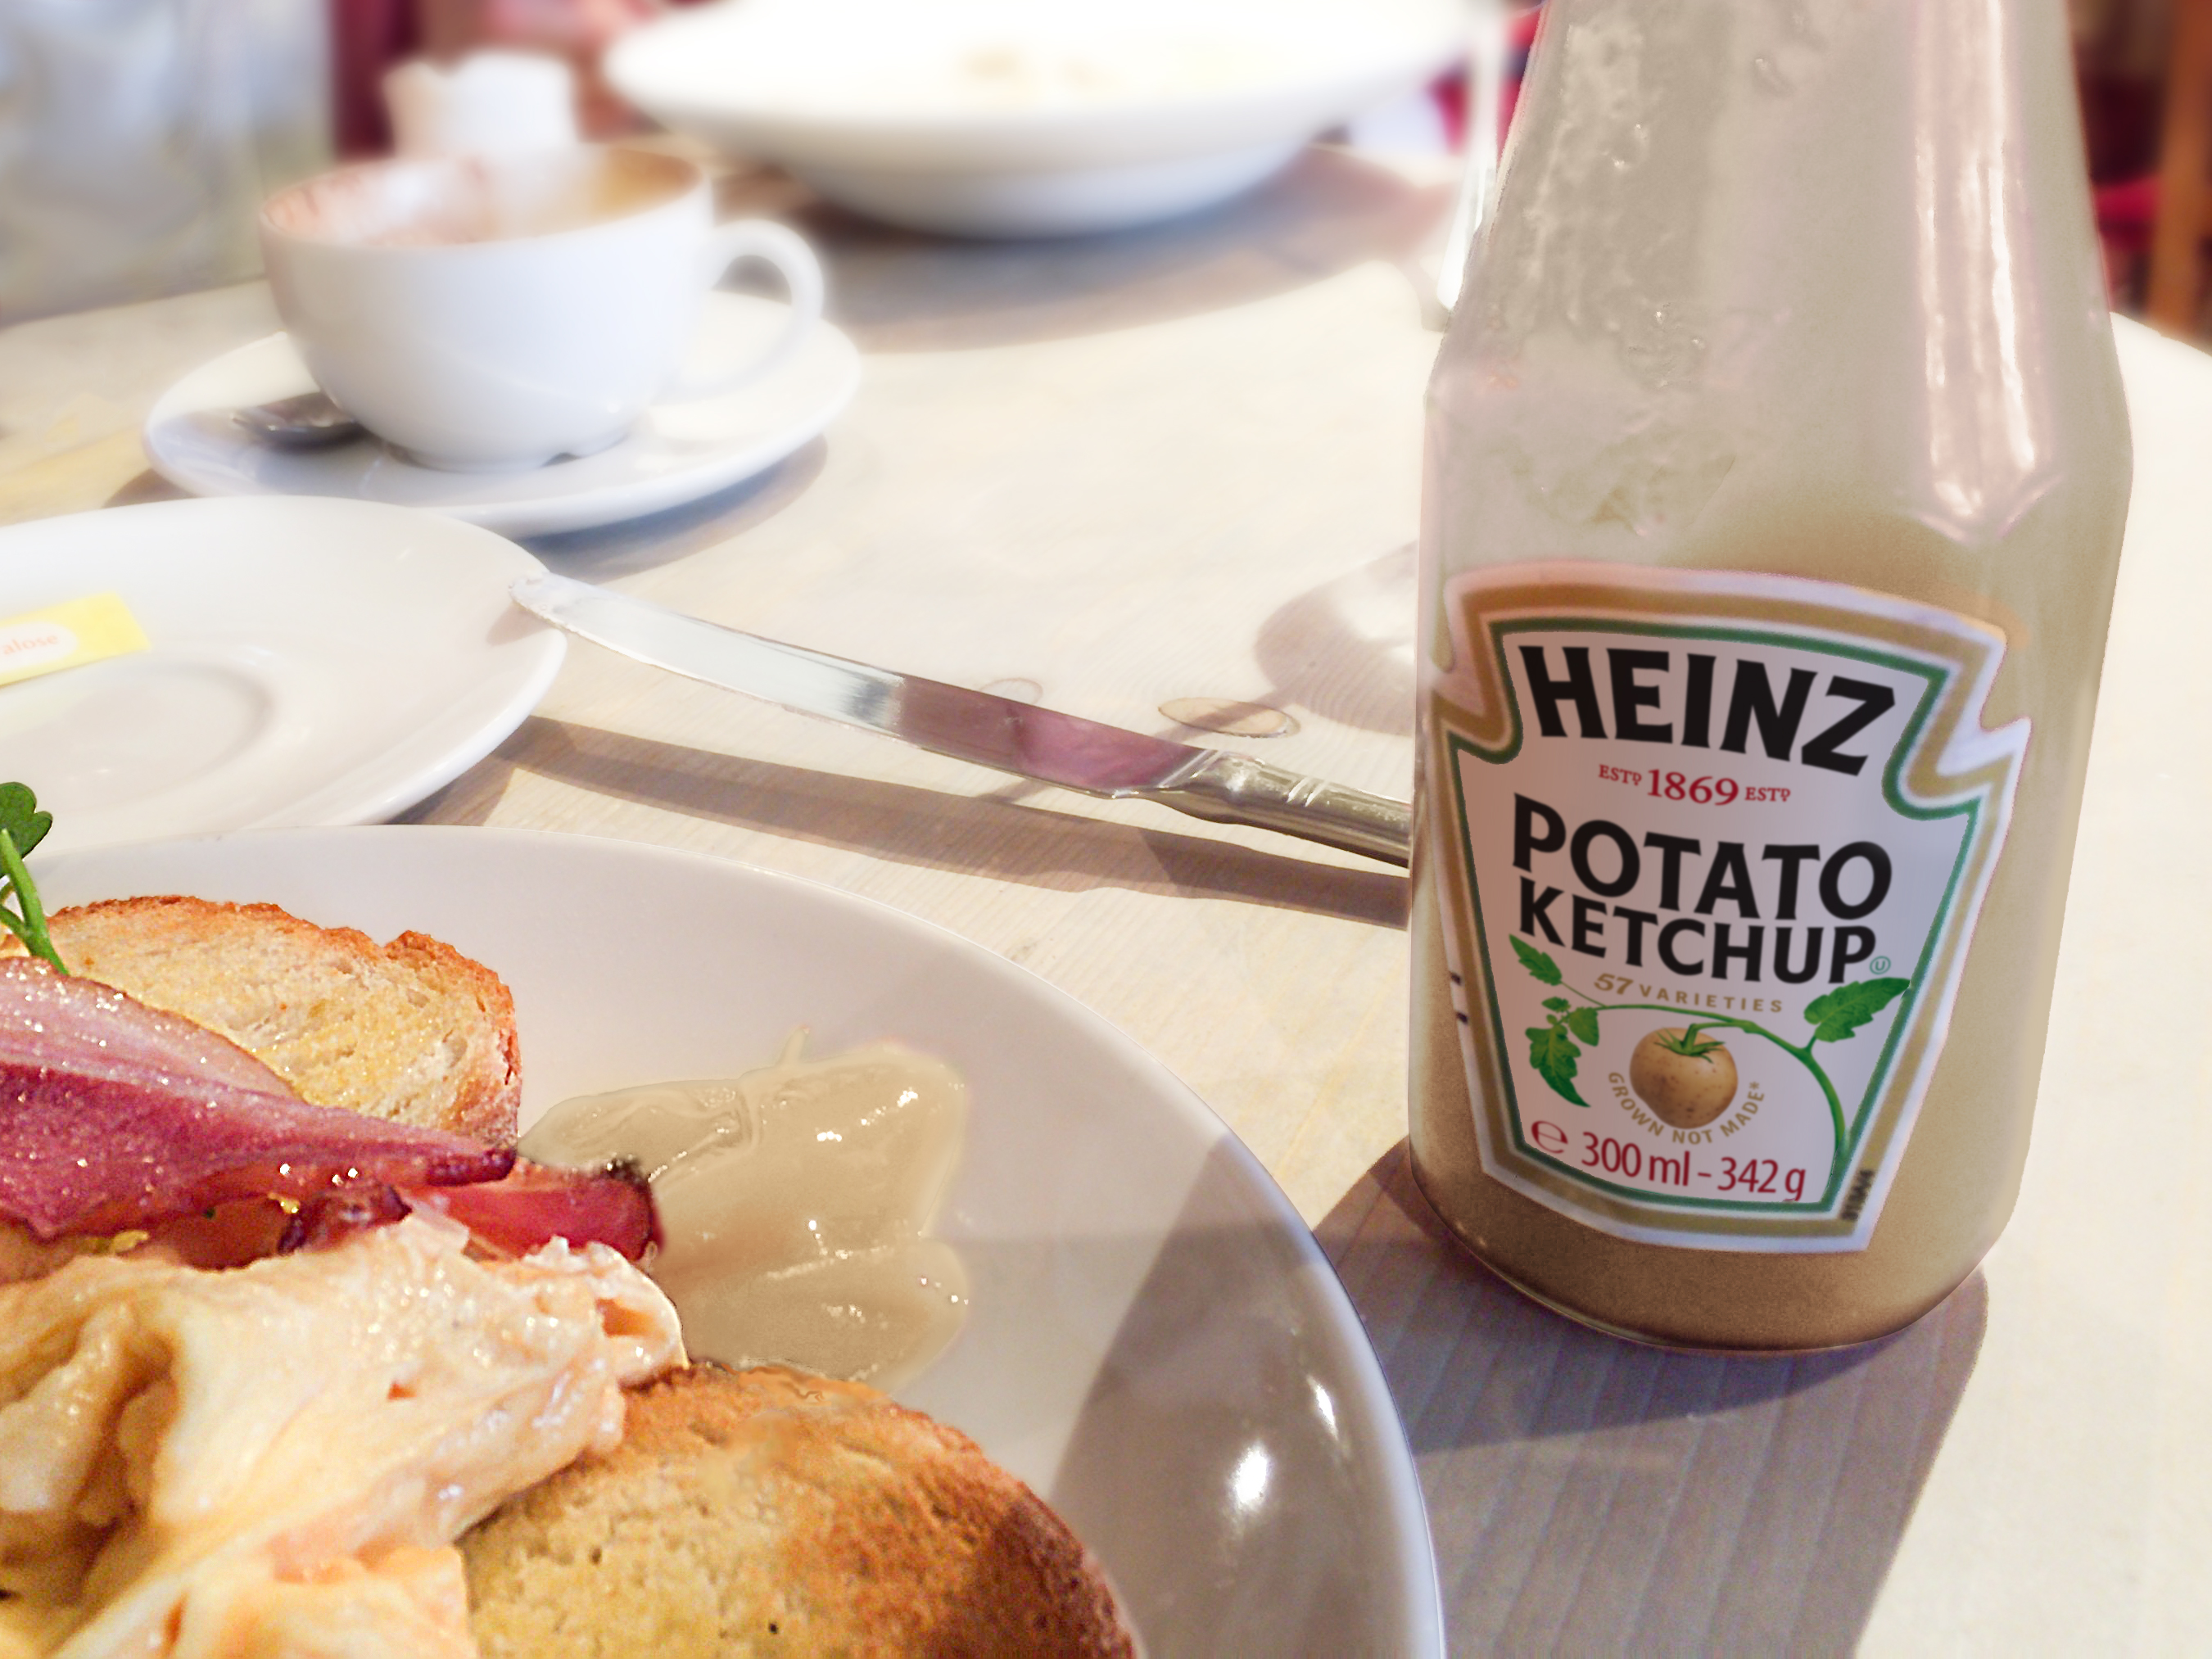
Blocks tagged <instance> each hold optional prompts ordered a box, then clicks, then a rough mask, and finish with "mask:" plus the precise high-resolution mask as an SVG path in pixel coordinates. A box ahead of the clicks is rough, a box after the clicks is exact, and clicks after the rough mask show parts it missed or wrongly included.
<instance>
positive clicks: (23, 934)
mask: <svg viewBox="0 0 2212 1659" xmlns="http://www.w3.org/2000/svg"><path fill="white" fill-rule="evenodd" d="M53 827H54V815H53V814H52V812H41V811H39V799H38V797H37V796H36V795H33V793H31V788H30V786H29V785H28V784H23V783H0V927H5V928H6V929H7V930H8V931H9V933H13V934H14V935H15V937H16V938H17V939H21V940H22V941H23V945H24V948H25V949H27V951H30V952H31V954H32V955H33V956H35V957H44V958H45V959H46V961H48V962H50V963H52V964H53V965H54V967H55V968H56V969H59V970H60V971H61V972H63V973H64V974H66V973H67V972H69V969H68V968H67V967H66V966H64V963H63V962H62V957H61V952H60V951H57V950H55V949H54V942H53V940H52V939H50V938H48V937H47V935H46V907H45V906H44V905H42V904H40V902H39V890H38V888H37V886H36V885H35V884H33V882H32V880H31V872H29V871H27V870H26V869H25V868H24V867H23V860H25V859H26V858H27V857H29V856H30V852H31V849H32V848H33V847H36V846H37V845H38V844H39V843H40V842H42V841H44V840H45V839H46V831H47V830H49V829H52V828H53ZM11 898H12V899H14V900H15V908H14V909H12V910H11V909H9V908H8V901H9V899H11Z"/></svg>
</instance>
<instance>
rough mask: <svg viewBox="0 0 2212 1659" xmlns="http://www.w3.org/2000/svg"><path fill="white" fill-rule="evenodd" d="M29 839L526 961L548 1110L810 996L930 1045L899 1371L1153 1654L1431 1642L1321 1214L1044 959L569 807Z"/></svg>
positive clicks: (1421, 1566) (151, 880)
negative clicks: (939, 1134)
mask: <svg viewBox="0 0 2212 1659" xmlns="http://www.w3.org/2000/svg"><path fill="white" fill-rule="evenodd" d="M33 864H34V867H35V872H36V873H37V875H38V877H39V881H40V885H41V887H42V888H43V889H44V890H45V894H46V900H47V902H48V905H49V907H50V908H56V907H61V906H69V905H78V904H83V903H86V902H91V901H95V900H102V899H110V898H117V897H122V896H133V895H143V894H159V893H185V894H192V895H197V896H200V897H202V898H204V899H210V900H218V901H234V902H249V901H250V902H273V903H276V904H278V905H282V906H283V907H284V908H286V909H288V910H289V911H291V912H293V913H295V915H299V916H301V917H304V918H306V919H307V920H308V921H313V922H317V923H320V924H323V925H325V926H344V927H357V928H360V929H362V930H364V931H365V932H366V933H368V934H369V935H371V936H373V937H374V939H391V938H392V937H394V936H395V935H398V934H400V933H405V932H409V931H415V932H420V933H428V934H432V935H435V937H436V938H437V939H442V940H444V941H445V942H446V943H447V945H451V946H453V947H454V948H455V949H457V950H458V951H461V952H463V953H465V954H466V955H467V956H469V957H473V958H474V959H475V960H476V961H477V962H480V963H484V964H486V965H487V966H489V967H490V968H491V969H494V970H495V972H496V973H498V974H499V975H502V976H503V977H504V978H505V980H506V981H507V985H508V986H509V987H511V990H512V993H513V1008H514V1024H515V1029H516V1030H517V1031H518V1032H519V1035H520V1057H521V1059H520V1064H521V1089H522V1094H521V1114H520V1115H521V1121H522V1122H523V1123H524V1125H525V1126H528V1125H529V1124H531V1123H532V1121H533V1120H536V1119H538V1118H539V1117H540V1116H542V1115H543V1114H544V1113H545V1111H546V1110H547V1109H548V1108H549V1107H550V1106H552V1105H553V1104H554V1103H556V1102H557V1101H560V1100H562V1099H564V1098H567V1097H574V1096H579V1095H593V1094H599V1093H601V1092H603V1091H611V1090H618V1089H622V1088H625V1087H629V1086H632V1085H642V1084H650V1083H656V1082H661V1081H665V1080H670V1079H714V1078H728V1077H732V1076H735V1075H737V1074H738V1073H745V1072H747V1071H750V1070H752V1069H754V1068H757V1067H759V1066H763V1065H764V1064H766V1063H768V1062H769V1061H771V1060H775V1057H776V1056H777V1054H779V1053H780V1052H781V1050H782V1049H783V1048H784V1045H785V1044H786V1042H787V1039H788V1038H789V1037H790V1036H791V1034H792V1033H793V1031H794V1030H799V1029H800V1028H804V1029H805V1031H806V1032H807V1042H808V1044H809V1047H810V1051H811V1052H814V1053H819V1054H834V1053H836V1052H839V1051H843V1050H851V1049H856V1048H862V1047H863V1046H865V1045H869V1044H873V1043H878V1042H884V1041H886V1040H888V1041H890V1042H895V1043H899V1044H903V1045H906V1046H907V1047H908V1048H912V1049H914V1050H917V1051H920V1052H921V1053H924V1054H930V1055H934V1056H936V1057H938V1058H939V1059H940V1060H943V1061H944V1062H946V1063H948V1064H949V1065H950V1066H952V1067H953V1068H955V1069H956V1070H957V1073H959V1074H960V1075H961V1076H962V1077H963V1078H964V1079H965V1083H966V1087H967V1090H968V1098H969V1109H968V1117H967V1127H966V1132H965V1139H964V1144H963V1146H962V1149H961V1151H960V1153H959V1156H958V1161H957V1166H955V1168H954V1170H953V1173H952V1174H951V1183H950V1187H949V1188H948V1189H947V1190H946V1194H945V1199H944V1202H943V1204H942V1206H941V1208H940V1209H939V1211H938V1212H937V1215H936V1219H935V1223H934V1227H933V1237H934V1238H935V1239H936V1240H939V1241H942V1242H943V1243H946V1244H949V1245H950V1246H951V1249H953V1251H955V1252H956V1253H957V1256H958V1258H959V1260H960V1262H961V1264H962V1267H963V1273H964V1277H965V1279H966V1282H967V1285H968V1310H967V1314H966V1318H965V1323H964V1327H963V1328H961V1329H960V1331H959V1332H958V1334H957V1336H956V1337H954V1338H953V1340H951V1346H949V1347H947V1348H945V1349H944V1350H943V1352H941V1355H940V1356H939V1358H937V1359H936V1360H935V1361H934V1363H933V1364H930V1365H929V1366H928V1368H927V1370H924V1371H923V1372H922V1373H921V1375H919V1376H916V1377H915V1378H914V1379H913V1380H911V1381H910V1382H908V1383H905V1384H903V1385H902V1386H901V1387H900V1388H899V1389H897V1398H898V1399H899V1400H900V1401H903V1402H905V1403H906V1404H908V1405H910V1406H913V1407H918V1408H920V1409H921V1410H924V1411H927V1412H928V1413H932V1414H933V1416H935V1417H936V1418H938V1419H941V1420H942V1421H944V1422H945V1423H947V1424H950V1425H952V1426H953V1427H954V1428H957V1429H958V1430H961V1431H965V1432H966V1433H967V1434H969V1435H971V1436H973V1437H975V1439H976V1440H977V1441H978V1442H980V1443H981V1446H982V1447H983V1449H985V1450H986V1451H987V1452H988V1453H989V1454H990V1455H991V1456H992V1457H994V1458H995V1459H996V1460H998V1462H1000V1463H1001V1464H1003V1465H1004V1466H1006V1468H1009V1469H1011V1470H1012V1472H1013V1473H1014V1474H1017V1475H1018V1476H1019V1477H1021V1478H1022V1479H1023V1480H1026V1481H1027V1482H1029V1483H1030V1485H1031V1486H1033V1487H1034V1488H1035V1489H1036V1492H1039V1493H1041V1494H1042V1495H1043V1496H1044V1497H1045V1498H1047V1499H1048V1501H1049V1502H1050V1504H1052V1505H1053V1506H1054V1508H1055V1509H1056V1510H1058V1511H1059V1512H1060V1515H1061V1516H1064V1517H1065V1519H1066V1521H1067V1522H1069V1523H1070V1524H1071V1525H1072V1526H1073V1528H1074V1531H1075V1533H1076V1534H1078V1535H1079V1537H1080V1538H1081V1539H1082V1540H1083V1541H1084V1542H1085V1544H1087V1545H1088V1547H1089V1548H1090V1550H1091V1552H1093V1553H1095V1555H1096V1556H1097V1558H1098V1559H1100V1560H1102V1561H1103V1564H1104V1567H1105V1570H1106V1572H1107V1573H1108V1575H1109V1577H1110V1579H1111V1582H1112V1583H1113V1585H1114V1586H1115V1589H1116V1591H1117V1592H1118V1594H1119V1595H1120V1598H1121V1605H1122V1607H1123V1609H1124V1612H1125V1613H1126V1614H1127V1617H1128V1618H1129V1620H1130V1621H1131V1622H1132V1623H1133V1626H1134V1627H1135V1629H1136V1632H1137V1633H1138V1636H1139V1639H1140V1641H1141V1643H1142V1644H1143V1647H1144V1650H1145V1651H1146V1652H1148V1653H1149V1654H1150V1655H1152V1659H1166V1656H1170V1655H1181V1654H1192V1655H1215V1654H1224V1653H1254V1654H1259V1653H1265V1654H1281V1655H1294V1654H1315V1655H1331V1656H1334V1655H1342V1654H1354V1653H1371V1654H1388V1655H1391V1656H1419V1655H1431V1654H1441V1653H1442V1651H1443V1643H1442V1636H1441V1621H1440V1611H1439V1605H1438V1600H1437V1584H1436V1577H1435V1569H1434V1565H1433V1562H1432V1559H1431V1555H1430V1550H1429V1542H1428V1538H1427V1530H1426V1524H1425V1518H1424V1512H1423V1509H1422V1503H1421V1497H1420V1491H1419V1484H1418V1482H1417V1480H1416V1478H1415V1474H1414V1470H1413V1462H1412V1459H1411V1457H1410V1455H1409V1454H1408V1451H1407V1444H1406V1441H1405V1437H1404V1435H1403V1432H1402V1431H1401V1428H1400V1425H1399V1424H1398V1420H1397V1418H1396V1415H1395V1411H1394V1409H1393V1407H1392V1405H1391V1401H1390V1398H1389V1394H1388V1392H1387V1390H1386V1389H1385V1387H1384V1384H1383V1378H1382V1376H1381V1373H1380V1370H1379V1369H1378V1367H1377V1365H1376V1360H1375V1358H1374V1355H1373V1353H1372V1352H1371V1351H1370V1349H1369V1347H1368V1345H1367V1341H1366V1339H1365V1337H1364V1334H1363V1333H1362V1331H1361V1329H1360V1326H1359V1323H1358V1319H1357V1317H1356V1316H1355V1315H1354V1313H1353V1311H1352V1307H1351V1305H1350V1304H1349V1303H1348V1301H1347V1300H1346V1297H1345V1296H1344V1294H1343V1292H1342V1291H1341V1289H1340V1287H1339V1285H1337V1283H1336V1280H1335V1279H1334V1276H1333V1274H1332V1273H1330V1271H1329V1269H1328V1266H1327V1264H1326V1262H1325V1261H1324V1260H1323V1258H1322V1255H1321V1253H1320V1251H1319V1249H1318V1248H1317V1247H1316V1244H1315V1243H1314V1241H1313V1238H1312V1237H1311V1235H1310V1233H1309V1232H1308V1231H1306V1229H1305V1228H1304V1225H1302V1224H1301V1223H1300V1221H1299V1220H1298V1218H1297V1214H1296V1212H1293V1211H1292V1209H1291V1206H1290V1205H1289V1204H1288V1202H1287V1201H1286V1200H1285V1199H1284V1197H1283V1196H1282V1194H1281V1193H1280V1192H1279V1190H1278V1189H1277V1188H1275V1186H1274V1185H1273V1182H1271V1181H1270V1180H1269V1179H1268V1177H1267V1175H1266V1174H1265V1172H1264V1171H1263V1170H1261V1167H1260V1166H1259V1164H1257V1163H1256V1162H1255V1160H1254V1159H1253V1158H1252V1157H1251V1155H1250V1154H1249V1152H1246V1151H1245V1150H1244V1149H1243V1146H1241V1145H1240V1144H1239V1143H1238V1142H1237V1140H1236V1139H1235V1138H1234V1137H1233V1136H1231V1134H1230V1133H1228V1131H1227V1130H1226V1129H1225V1127H1224V1126H1223V1125H1222V1124H1221V1122H1220V1121H1219V1120H1218V1119H1217V1118H1215V1117H1214V1116H1213V1115H1212V1114H1211V1113H1210V1112H1209V1111H1207V1109H1206V1108H1205V1107H1204V1106H1203V1105H1202V1104H1201V1103H1200V1102H1199V1101H1198V1100H1197V1099H1196V1098H1195V1097H1194V1096H1193V1095H1192V1094H1191V1093H1190V1092H1189V1091H1188V1090H1187V1089H1186V1088H1184V1087H1183V1086H1182V1085H1181V1084H1179V1083H1178V1082H1177V1081H1176V1079H1174V1078H1173V1077H1172V1076H1171V1075H1170V1074H1169V1073H1167V1072H1166V1071H1165V1070H1164V1068H1163V1067H1161V1066H1159V1064H1158V1062H1157V1061H1155V1060H1152V1059H1151V1058H1150V1057H1149V1056H1147V1055H1146V1054H1144V1053H1143V1052H1142V1051H1141V1050H1140V1049H1139V1048H1137V1047H1136V1046H1135V1045H1134V1044H1133V1043H1132V1042H1130V1041H1129V1039H1128V1038H1127V1037H1126V1036H1122V1035H1121V1033H1120V1032H1118V1031H1116V1030H1115V1029H1114V1028H1113V1027H1112V1026H1110V1025H1109V1024H1107V1023H1106V1022H1104V1021H1103V1020H1102V1019H1100V1018H1098V1017H1097V1015H1096V1014H1094V1013H1092V1012H1090V1011H1089V1010H1087V1009H1085V1007H1083V1006H1080V1005H1079V1004H1078V1003H1076V1002H1075V1001H1073V1000H1071V999H1070V998H1068V997H1066V995H1064V994H1061V993H1060V992H1058V991H1055V990H1054V989H1053V988H1051V987H1048V986H1047V985H1046V984H1044V983H1043V982H1042V981H1040V980H1037V979H1036V978H1035V977H1033V976H1031V975H1029V974H1028V973H1026V972H1024V971H1023V970H1022V969H1018V968H1016V967H1013V966H1012V965H1011V964H1009V963H1006V962H1005V961H1004V960H1002V959H1001V958H1000V957H996V956H994V955H993V954H991V953H990V952H988V951H984V950H982V949H981V948H979V947H977V946H975V945H971V944H969V943H967V942H966V941H964V940H962V939H958V938H957V937H955V936H953V935H951V934H950V933H945V932H943V931H942V930H940V929H938V928H936V927H931V926H929V925H927V924H926V923H923V922H921V921H916V920H915V919H913V918H911V917H908V916H906V915H901V914H899V913H897V912H896V911H893V910H890V909H888V908H884V907H882V906H879V905H877V904H874V903H872V902H867V901H865V900H862V899H859V898H856V897H854V896H849V895H847V894H844V893H841V892H838V891H836V890H832V889H829V888H826V887H821V886H817V885H814V884H809V883H805V882H801V881H798V880H794V879H792V878H786V877H781V876H776V875H772V874H769V873H765V872H759V871H756V870H751V869H748V868H745V867H744V866H738V865H734V864H730V863H727V862H723V861H720V860H713V859H708V858H703V857H700V856H697V855H694V854H683V853H678V852H673V851H668V850H663V849H657V848H645V847H641V846H637V845H633V844H629V843H622V842H611V841H599V840H590V839H584V838H580V837H569V836H546V835H532V834H524V833H516V832H504V831H493V830H482V829H417V828H396V829H394V828H386V829H331V830H295V831H272V832H266V833H260V834H254V835H250V836H231V837H224V838H217V839H213V840H209V841H203V842H179V843H172V844H161V845H155V846H147V847H140V848H111V849H105V850H100V851H94V852H87V853H78V854H70V855H68V856H64V857H57V858H52V859H48V858H46V856H45V855H44V854H43V853H41V854H40V855H39V856H38V857H37V858H36V859H35V860H33ZM529 1139H530V1138H529V1136H528V1134H527V1133H526V1135H525V1143H526V1144H525V1150H526V1151H528V1150H530V1148H529V1144H528V1143H529ZM670 1225H671V1226H673V1225H676V1224H675V1223H674V1222H671V1224H670ZM676 1243H680V1241H673V1240H671V1248H674V1246H675V1244H676ZM681 1299H682V1298H681V1297H680V1296H679V1298H678V1300H679V1305H680V1304H681ZM687 1317H688V1316H687ZM694 1342H695V1346H703V1347H705V1350H706V1352H707V1355H708V1357H710V1358H711V1357H717V1356H715V1355H714V1352H713V1349H712V1346H711V1345H708V1344H702V1343H700V1342H699V1341H698V1340H697V1339H696V1338H695V1339H694ZM759 1357H760V1356H757V1355H755V1356H745V1358H759Z"/></svg>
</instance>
